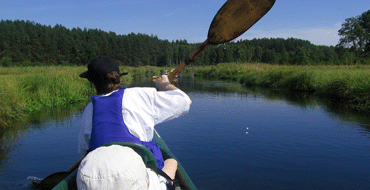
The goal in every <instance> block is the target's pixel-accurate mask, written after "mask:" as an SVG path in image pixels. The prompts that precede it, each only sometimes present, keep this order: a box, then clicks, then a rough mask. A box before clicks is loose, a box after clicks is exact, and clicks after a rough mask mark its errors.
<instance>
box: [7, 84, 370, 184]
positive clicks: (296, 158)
mask: <svg viewBox="0 0 370 190" xmlns="http://www.w3.org/2000/svg"><path fill="white" fill-rule="evenodd" d="M134 85H135V86H151V84H150V81H143V82H140V83H138V84H134ZM179 87H180V88H181V89H183V90H184V91H185V92H187V93H188V95H189V96H190V98H191V99H192V101H193V104H192V105H191V109H190V112H189V113H188V114H187V115H185V116H183V117H181V118H178V119H176V120H172V121H169V122H167V123H163V124H160V125H158V126H156V129H157V131H158V133H159V134H160V135H161V137H162V138H163V139H164V140H165V142H166V143H167V145H168V146H169V148H170V149H171V150H172V152H173V153H174V154H175V155H176V157H177V158H178V159H179V161H180V162H181V163H182V165H183V166H184V168H185V169H186V171H187V172H188V174H189V176H190V177H191V178H192V180H193V182H194V183H195V185H196V186H197V188H198V189H370V175H369V171H370V117H369V116H370V113H369V112H360V111H350V110H347V108H346V106H345V105H339V104H337V103H333V102H330V101H329V100H322V99H317V98H315V97H314V96H311V95H307V94H297V93H294V94H293V93H288V92H285V91H282V90H264V89H248V88H246V87H244V86H242V85H239V84H233V83H228V82H221V81H203V80H192V79H186V80H185V79H183V80H180V83H179ZM81 114H82V110H77V111H72V112H70V114H67V116H63V117H57V116H54V117H48V119H44V120H43V121H42V122H37V123H33V124H29V125H27V126H26V129H24V130H22V131H20V132H18V133H16V134H13V133H12V134H5V135H4V134H3V135H2V137H3V139H2V141H0V142H1V143H2V144H1V150H0V187H1V188H2V189H30V187H29V185H28V184H29V181H28V180H27V177H28V176H37V177H45V176H47V175H49V174H51V173H54V172H58V171H64V170H67V169H69V168H70V167H71V166H72V165H73V164H74V163H75V162H76V161H77V160H78V159H79V158H80V155H78V154H77V135H78V131H79V126H80V122H81V121H80V120H81Z"/></svg>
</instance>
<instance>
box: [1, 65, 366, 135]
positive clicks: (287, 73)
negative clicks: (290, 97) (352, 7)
mask: <svg viewBox="0 0 370 190" xmlns="http://www.w3.org/2000/svg"><path fill="white" fill-rule="evenodd" d="M85 70H86V66H42V67H0V129H1V130H3V129H6V128H10V127H12V126H17V125H22V124H25V123H28V122H29V121H30V120H31V119H32V118H31V117H32V116H31V115H32V114H34V113H37V112H40V111H41V110H47V109H54V108H57V109H58V108H63V107H65V106H71V105H81V104H86V103H87V102H88V101H89V96H90V95H93V94H94V90H93V89H92V87H91V86H90V83H89V82H88V81H87V80H83V79H81V78H79V77H78V75H79V74H80V73H81V72H83V71H85ZM121 70H122V72H129V75H128V76H126V77H123V78H122V79H123V81H122V84H123V85H126V86H129V85H130V83H131V82H132V81H133V80H140V79H144V78H151V77H152V76H154V75H157V76H158V75H160V74H161V73H163V72H164V71H165V70H168V71H169V70H171V67H152V66H142V67H127V66H122V67H121ZM181 74H182V76H186V77H191V76H195V77H197V78H202V79H218V80H231V81H235V82H238V83H240V84H243V85H245V86H252V87H253V86H256V87H264V88H270V89H282V90H287V91H292V92H305V93H313V94H315V95H317V96H320V97H323V98H328V99H330V100H331V101H333V102H340V103H346V104H348V105H349V107H351V108H353V109H357V110H370V66H369V65H351V66H344V65H342V66H327V65H323V66H288V65H271V64H262V63H259V64H254V63H245V64H238V63H221V64H217V65H213V66H189V68H186V69H185V70H184V71H183V72H182V73H181Z"/></svg>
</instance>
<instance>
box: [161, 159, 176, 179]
mask: <svg viewBox="0 0 370 190" xmlns="http://www.w3.org/2000/svg"><path fill="white" fill-rule="evenodd" d="M162 171H163V172H164V173H166V174H167V175H168V176H169V177H170V178H171V179H175V175H176V171H177V161H176V160H175V159H173V158H169V159H167V160H165V161H164V167H163V168H162Z"/></svg>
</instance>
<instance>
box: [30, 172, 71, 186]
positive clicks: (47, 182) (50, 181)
mask: <svg viewBox="0 0 370 190" xmlns="http://www.w3.org/2000/svg"><path fill="white" fill-rule="evenodd" d="M69 174H71V172H69V171H65V172H57V173H53V174H51V175H49V176H48V177H46V178H45V179H44V180H42V181H41V183H40V184H38V185H36V187H37V188H40V189H52V188H53V187H55V186H56V185H58V183H60V182H61V181H62V180H63V179H65V178H66V177H67V176H68V175H69Z"/></svg>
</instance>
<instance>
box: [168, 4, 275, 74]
mask: <svg viewBox="0 0 370 190" xmlns="http://www.w3.org/2000/svg"><path fill="white" fill-rule="evenodd" d="M274 3H275V0H228V1H227V2H226V3H225V4H224V5H223V6H222V7H221V9H220V10H219V11H218V12H217V14H216V16H215V17H214V18H213V21H212V23H211V26H210V27H209V31H208V36H207V40H206V41H204V42H203V44H202V45H200V46H199V47H198V48H197V49H196V50H195V51H194V52H193V53H192V54H190V55H189V57H187V58H186V59H185V61H184V62H183V63H181V64H180V65H179V66H177V67H176V68H175V69H174V70H173V71H171V73H170V74H169V75H168V79H169V80H170V81H172V80H173V79H174V78H175V77H176V76H177V75H178V74H180V73H181V71H183V70H184V69H185V67H186V66H187V65H189V63H190V62H191V61H193V60H194V59H195V58H196V57H198V55H199V54H200V53H202V52H203V51H204V50H205V49H207V47H208V46H209V45H218V44H223V43H226V42H229V41H231V40H233V39H235V38H237V37H239V36H240V35H242V34H243V33H244V32H245V31H247V30H248V29H249V28H250V27H252V26H253V25H254V24H255V23H256V22H257V21H258V20H259V19H261V18H262V17H263V16H264V15H265V14H266V13H267V12H268V11H269V10H270V9H271V7H272V6H273V5H274Z"/></svg>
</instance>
